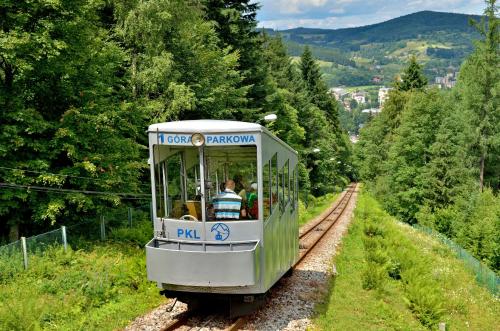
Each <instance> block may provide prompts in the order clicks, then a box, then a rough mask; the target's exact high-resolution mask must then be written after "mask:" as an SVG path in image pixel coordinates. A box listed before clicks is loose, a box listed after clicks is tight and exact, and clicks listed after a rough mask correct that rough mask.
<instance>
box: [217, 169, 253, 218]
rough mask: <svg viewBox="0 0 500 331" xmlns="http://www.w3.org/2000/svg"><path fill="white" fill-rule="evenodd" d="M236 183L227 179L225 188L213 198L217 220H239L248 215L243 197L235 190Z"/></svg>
mask: <svg viewBox="0 0 500 331" xmlns="http://www.w3.org/2000/svg"><path fill="white" fill-rule="evenodd" d="M235 187H236V185H235V183H234V181H233V180H231V179H229V180H228V181H226V185H225V190H224V191H223V192H221V193H219V194H217V195H216V196H215V197H214V199H213V205H214V212H215V219H216V220H239V219H240V216H241V218H245V217H246V211H245V209H244V208H242V207H243V205H242V198H241V197H240V196H239V195H238V194H236V193H235V192H234V189H235Z"/></svg>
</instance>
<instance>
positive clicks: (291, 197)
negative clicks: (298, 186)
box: [290, 167, 297, 211]
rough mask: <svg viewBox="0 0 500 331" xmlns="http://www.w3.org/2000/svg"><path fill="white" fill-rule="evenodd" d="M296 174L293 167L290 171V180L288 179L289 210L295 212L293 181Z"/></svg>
mask: <svg viewBox="0 0 500 331" xmlns="http://www.w3.org/2000/svg"><path fill="white" fill-rule="evenodd" d="M296 172H297V167H295V168H294V169H293V171H292V178H291V179H290V200H291V203H292V205H291V208H290V210H291V211H293V210H295V180H296Z"/></svg>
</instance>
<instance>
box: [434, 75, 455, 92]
mask: <svg viewBox="0 0 500 331" xmlns="http://www.w3.org/2000/svg"><path fill="white" fill-rule="evenodd" d="M457 78H458V72H450V73H448V74H446V76H444V77H440V76H437V77H436V78H434V83H436V85H439V88H452V87H454V86H455V85H456V84H457Z"/></svg>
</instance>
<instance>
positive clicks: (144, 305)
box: [0, 226, 165, 330]
mask: <svg viewBox="0 0 500 331" xmlns="http://www.w3.org/2000/svg"><path fill="white" fill-rule="evenodd" d="M149 227H150V226H149ZM142 228H143V229H146V228H147V227H142ZM136 230H137V229H135V230H133V231H136ZM120 231H121V232H124V231H125V230H120ZM122 234H123V233H122ZM89 245H90V246H88V247H87V248H86V249H85V250H72V249H69V250H68V251H67V252H64V251H63V249H62V248H61V247H60V246H59V247H52V248H49V249H47V250H46V251H45V252H43V253H42V254H39V255H32V256H30V267H29V269H28V270H27V271H19V272H16V273H7V272H5V271H6V270H2V277H0V302H1V303H2V304H1V305H0V330H115V329H117V328H121V327H124V326H126V325H127V324H128V323H129V321H130V320H132V319H134V318H135V317H136V316H139V315H141V314H144V313H145V312H147V311H148V310H150V309H152V308H153V307H155V306H157V305H158V304H160V303H161V302H164V301H165V298H164V297H162V296H160V294H159V292H158V289H157V288H156V286H155V284H154V283H152V282H150V281H148V280H147V277H146V266H145V258H144V248H143V245H142V243H141V244H137V243H134V242H132V241H112V240H111V241H108V242H105V243H98V244H89Z"/></svg>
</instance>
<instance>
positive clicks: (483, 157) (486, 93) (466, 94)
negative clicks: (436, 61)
mask: <svg viewBox="0 0 500 331" xmlns="http://www.w3.org/2000/svg"><path fill="white" fill-rule="evenodd" d="M497 12H498V8H497V6H496V1H495V0H488V1H487V8H486V10H485V16H486V17H487V19H483V21H482V22H481V23H477V22H476V23H474V26H475V27H476V28H477V30H478V31H479V32H480V33H481V35H482V36H483V40H481V41H478V42H476V49H475V51H474V53H473V54H472V55H471V56H470V57H469V58H468V59H467V60H466V62H465V63H464V65H463V66H462V68H461V70H460V76H459V84H458V85H459V89H460V90H461V94H462V95H463V103H464V107H465V108H466V109H468V110H470V111H471V114H472V116H473V126H474V127H476V128H477V137H476V138H475V141H476V144H475V146H474V147H475V149H476V150H477V151H478V153H477V159H478V162H477V163H478V168H479V187H480V190H483V187H484V186H485V183H486V184H487V185H490V186H492V187H494V188H496V189H498V188H499V187H500V166H499V163H500V156H499V155H500V125H499V123H500V107H499V100H500V70H499V69H498V68H499V66H500V53H499V41H500V33H499V24H498V21H499V20H498V17H497Z"/></svg>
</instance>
